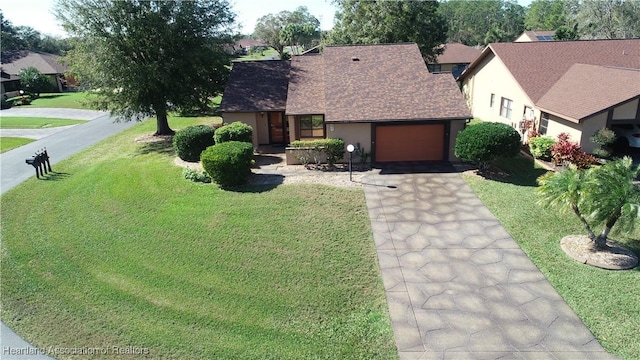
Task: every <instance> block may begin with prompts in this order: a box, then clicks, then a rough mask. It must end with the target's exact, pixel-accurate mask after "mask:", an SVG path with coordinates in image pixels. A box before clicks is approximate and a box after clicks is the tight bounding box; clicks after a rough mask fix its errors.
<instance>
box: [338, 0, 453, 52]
mask: <svg viewBox="0 0 640 360" xmlns="http://www.w3.org/2000/svg"><path fill="white" fill-rule="evenodd" d="M335 3H336V4H337V5H338V7H339V10H338V12H337V13H336V24H335V25H334V27H333V30H332V31H331V32H330V33H329V35H328V36H327V39H326V41H327V43H328V44H336V45H346V44H384V43H399V42H415V43H417V44H418V47H419V48H420V52H421V53H422V56H423V57H424V58H425V59H428V60H432V61H433V60H435V58H436V57H437V56H438V55H439V54H440V53H442V51H443V48H442V47H441V46H440V45H442V44H444V43H445V42H446V40H447V38H446V33H447V24H446V22H445V20H444V19H443V18H442V17H441V16H440V15H439V14H438V11H437V10H438V2H437V1H370V0H364V1H363V0H336V1H335Z"/></svg>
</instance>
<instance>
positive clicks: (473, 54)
mask: <svg viewBox="0 0 640 360" xmlns="http://www.w3.org/2000/svg"><path fill="white" fill-rule="evenodd" d="M442 47H443V48H444V52H443V53H442V54H440V55H438V57H437V59H436V62H434V63H429V64H427V68H428V69H429V71H430V72H436V73H439V72H446V73H451V74H452V75H453V77H454V78H457V77H458V76H460V74H462V72H463V71H464V69H466V68H467V66H469V64H471V62H473V60H475V59H476V58H477V57H478V56H480V53H481V52H482V51H481V50H479V49H476V48H474V47H471V46H467V45H464V44H460V43H447V44H444V45H442Z"/></svg>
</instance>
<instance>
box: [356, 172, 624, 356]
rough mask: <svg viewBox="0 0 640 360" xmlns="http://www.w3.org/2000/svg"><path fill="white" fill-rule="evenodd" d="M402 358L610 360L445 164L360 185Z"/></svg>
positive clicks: (374, 176) (381, 174)
mask: <svg viewBox="0 0 640 360" xmlns="http://www.w3.org/2000/svg"><path fill="white" fill-rule="evenodd" d="M363 184H364V190H365V195H366V200H367V206H368V208H369V216H370V219H371V225H372V228H373V234H374V239H375V243H376V247H377V253H378V259H379V262H380V268H381V271H382V277H383V281H384V287H385V290H386V295H387V301H388V304H389V311H390V316H391V321H392V324H393V331H394V334H395V340H396V344H397V347H398V352H399V355H400V359H615V358H616V357H614V356H613V355H610V354H608V353H607V352H605V351H604V349H603V348H602V346H601V345H600V344H599V343H598V341H597V340H596V339H595V338H594V336H593V335H592V334H591V332H590V331H589V330H588V329H587V328H586V326H585V325H584V324H583V323H582V322H581V321H580V319H579V318H578V317H577V316H576V315H575V313H574V312H573V311H572V310H571V308H569V306H568V305H567V304H566V303H565V302H564V300H563V299H562V298H561V297H560V295H559V294H558V293H557V292H556V291H555V289H554V288H553V287H552V286H551V285H550V284H549V282H548V281H547V280H546V279H545V278H544V276H543V275H542V273H541V272H540V271H539V270H538V269H537V268H536V267H535V265H533V263H532V262H531V261H530V260H529V258H528V257H527V256H526V255H525V254H524V252H523V251H522V250H521V249H520V247H519V246H518V245H517V244H516V242H515V241H514V240H513V239H512V238H511V236H510V235H509V234H508V233H507V232H506V230H505V229H504V228H503V227H502V226H501V225H500V223H499V222H498V220H497V219H496V218H495V217H494V216H493V215H492V214H491V212H490V211H489V210H488V209H487V208H486V207H485V206H484V205H483V203H482V202H481V201H480V199H479V198H478V197H477V196H476V195H475V194H474V193H473V191H472V190H471V188H470V187H469V186H468V185H467V184H466V183H465V182H464V180H463V179H462V178H461V176H460V174H458V173H456V172H455V170H454V169H453V167H452V166H451V165H449V164H445V165H439V166H434V165H430V166H425V165H413V166H412V165H395V166H389V167H385V168H383V169H382V170H380V171H374V172H372V173H371V174H370V175H368V176H366V177H365V178H364V180H363Z"/></svg>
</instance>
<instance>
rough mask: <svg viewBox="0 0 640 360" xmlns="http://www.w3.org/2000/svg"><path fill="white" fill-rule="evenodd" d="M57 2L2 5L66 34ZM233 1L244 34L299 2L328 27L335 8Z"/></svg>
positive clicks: (327, 2)
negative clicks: (56, 12)
mask: <svg viewBox="0 0 640 360" xmlns="http://www.w3.org/2000/svg"><path fill="white" fill-rule="evenodd" d="M54 3H55V0H2V1H0V9H2V13H3V15H4V17H5V18H6V19H7V20H9V21H10V22H11V23H12V24H13V25H16V26H20V25H23V26H30V27H32V28H34V29H36V30H38V31H39V32H41V33H44V34H48V35H53V36H59V37H65V36H66V33H65V32H64V30H63V29H62V27H60V26H59V25H58V21H57V20H56V18H55V16H53V14H52V13H51V11H52V8H53V5H54ZM230 3H231V7H232V10H233V11H234V12H235V13H236V14H237V18H236V20H237V22H238V24H239V25H241V26H242V28H241V32H242V33H243V34H250V33H252V32H253V28H254V27H255V24H256V20H258V18H259V17H261V16H263V15H267V14H276V13H279V12H280V11H283V10H287V11H293V10H295V9H296V8H297V7H298V6H306V7H307V8H308V9H309V13H310V14H312V15H313V16H315V17H316V18H318V20H320V28H321V29H322V30H329V29H331V28H332V27H333V15H334V14H335V12H336V7H335V6H334V5H333V4H331V0H230Z"/></svg>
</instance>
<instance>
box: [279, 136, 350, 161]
mask: <svg viewBox="0 0 640 360" xmlns="http://www.w3.org/2000/svg"><path fill="white" fill-rule="evenodd" d="M291 147H296V148H306V151H302V150H301V151H297V152H296V157H297V158H298V160H299V161H300V162H301V163H302V164H303V165H307V164H308V163H309V162H310V161H311V159H313V160H314V161H315V163H316V164H317V165H319V164H320V159H321V155H322V154H324V155H326V158H327V164H328V165H329V166H334V165H335V164H336V163H337V162H338V161H340V160H342V158H343V157H344V151H345V150H344V140H342V139H319V140H296V141H293V142H292V143H291Z"/></svg>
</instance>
